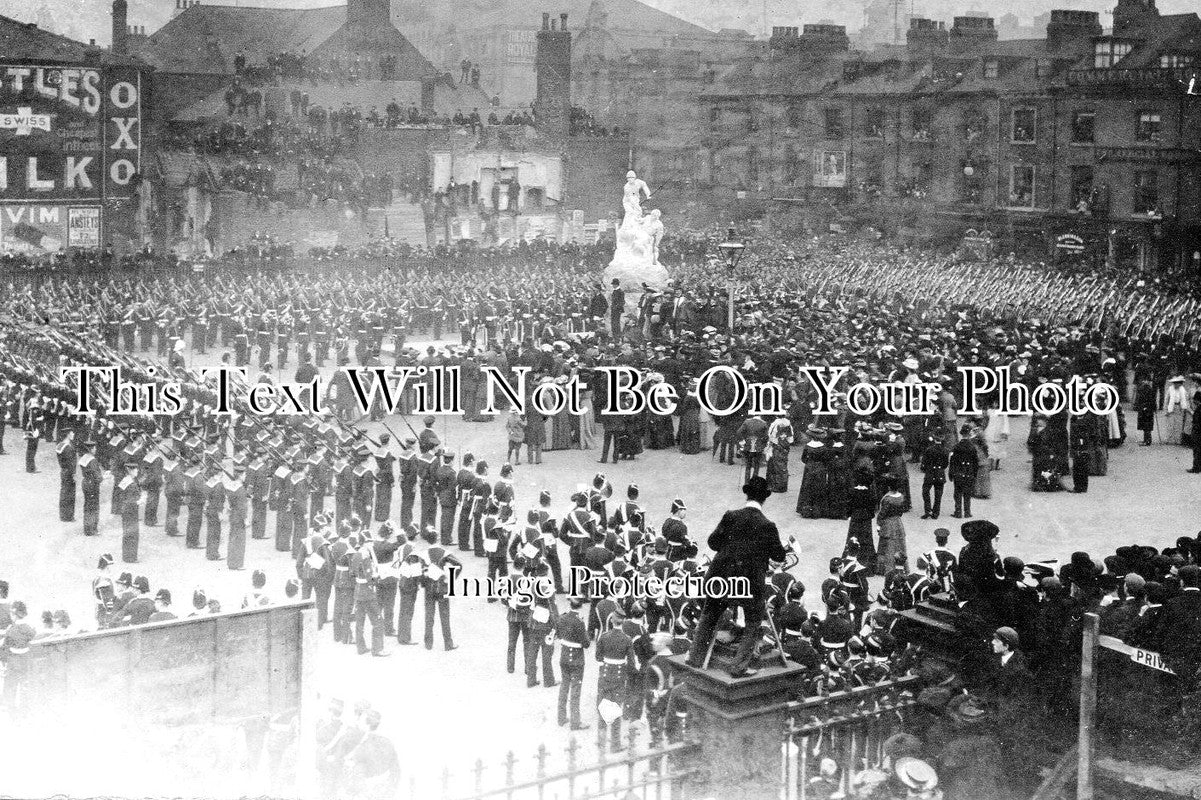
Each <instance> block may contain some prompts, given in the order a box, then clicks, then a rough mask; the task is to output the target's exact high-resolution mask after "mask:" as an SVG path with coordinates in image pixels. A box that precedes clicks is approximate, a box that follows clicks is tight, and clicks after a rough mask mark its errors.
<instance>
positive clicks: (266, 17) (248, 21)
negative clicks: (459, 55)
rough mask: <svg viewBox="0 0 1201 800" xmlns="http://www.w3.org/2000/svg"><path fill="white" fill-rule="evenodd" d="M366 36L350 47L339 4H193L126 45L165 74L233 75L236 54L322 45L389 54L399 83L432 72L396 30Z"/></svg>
mask: <svg viewBox="0 0 1201 800" xmlns="http://www.w3.org/2000/svg"><path fill="white" fill-rule="evenodd" d="M366 33H367V36H368V37H369V41H368V42H367V45H368V46H365V47H358V46H355V47H352V46H351V44H352V43H351V42H349V38H350V34H349V33H348V29H347V26H346V6H344V5H342V6H327V7H324V8H312V9H287V8H248V7H244V6H215V5H213V6H211V5H203V4H196V5H193V6H190V7H189V8H187V9H186V10H184V11H183V12H182V13H180V14H179V16H177V17H175V18H174V19H173V20H171V21H170V22H168V23H167V24H166V25H164V26H163V27H162V28H160V29H159V30H157V31H155V32H154V33H153V34H151V36H150V37H149V38H148V39H147V40H146V41H144V42H137V43H131V47H133V48H136V52H137V54H138V55H140V56H142V57H143V58H144V59H146V60H147V61H149V62H150V63H151V64H153V65H154V66H155V67H157V68H158V69H161V70H163V71H164V72H183V73H192V74H222V75H224V74H232V73H233V71H234V70H233V60H234V56H236V55H237V54H238V53H239V52H243V53H246V54H247V56H248V57H249V58H250V60H252V61H262V60H263V58H265V56H266V54H268V53H281V52H292V53H305V54H307V53H312V52H314V51H316V50H317V49H318V48H320V47H323V46H325V47H330V48H344V49H346V50H348V51H352V50H353V51H359V52H374V53H380V52H389V53H394V54H396V55H397V56H398V66H397V69H398V77H399V78H400V79H402V80H416V79H419V78H420V77H421V76H423V75H429V74H433V73H434V72H436V71H437V70H436V69H435V68H434V66H433V65H432V64H431V63H430V62H429V61H428V60H427V59H426V58H425V57H424V56H422V55H421V53H420V52H419V51H418V50H417V48H416V47H414V46H413V44H412V43H411V42H409V41H408V40H407V39H406V38H405V37H404V36H403V34H401V33H400V31H398V30H396V28H394V27H392V26H386V27H384V28H381V29H379V30H372V31H368V32H366Z"/></svg>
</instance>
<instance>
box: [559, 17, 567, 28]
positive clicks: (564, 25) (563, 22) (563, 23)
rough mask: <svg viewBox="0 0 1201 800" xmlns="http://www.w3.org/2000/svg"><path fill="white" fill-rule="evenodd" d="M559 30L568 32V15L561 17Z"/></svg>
mask: <svg viewBox="0 0 1201 800" xmlns="http://www.w3.org/2000/svg"><path fill="white" fill-rule="evenodd" d="M559 30H561V31H565V30H567V15H566V14H560V15H559Z"/></svg>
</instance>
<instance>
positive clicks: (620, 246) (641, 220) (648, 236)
mask: <svg viewBox="0 0 1201 800" xmlns="http://www.w3.org/2000/svg"><path fill="white" fill-rule="evenodd" d="M650 196H651V190H650V187H648V186H647V185H646V181H644V180H642V179H641V178H639V177H638V175H637V174H636V173H635V172H634V171H633V170H630V171H629V172H627V173H626V183H625V186H624V187H623V189H622V198H621V205H622V209H623V210H624V213H625V216H624V217H623V219H622V220H621V227H620V228H618V229H617V251H616V252H615V253H614V254H613V260H612V261H610V262H609V267H608V269H606V270H605V275H604V281H605V286H609V285H611V282H612V280H613V279H614V278H617V279H618V280H620V281H621V288H622V289H624V290H625V291H626V293H627V296H628V295H629V294H631V293H634V294H639V293H641V292H642V291H643V289H642V285H643V284H646V285H647V286H649V287H650V288H652V289H662V288H663V287H665V286H666V285H667V281H668V279H669V277H670V276H669V275H668V274H667V268H666V267H664V266H663V265H662V264H660V263H659V242H660V241H661V240H662V238H663V222H662V220H661V219H660V216H661V214H660V212H659V209H657V208H656V209H654V210H652V211H651V212H650V213H649V214H644V213H643V211H642V201H643V199H644V197H645V198H646V199H649V198H650Z"/></svg>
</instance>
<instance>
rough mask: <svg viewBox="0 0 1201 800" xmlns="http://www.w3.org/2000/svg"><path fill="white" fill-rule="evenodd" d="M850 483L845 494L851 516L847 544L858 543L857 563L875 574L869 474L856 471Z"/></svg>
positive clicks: (874, 514)
mask: <svg viewBox="0 0 1201 800" xmlns="http://www.w3.org/2000/svg"><path fill="white" fill-rule="evenodd" d="M852 483H853V485H852V486H851V487H850V489H849V490H848V492H847V507H848V511H850V514H851V521H850V522H849V523H848V524H847V542H850V541H851V539H855V540H857V541H858V542H859V563H860V564H862V565H863V566H865V567H867V570H868V572H869V573H872V574H875V570H876V542H875V539H874V538H873V535H872V523H873V522H874V521H875V518H876V498H875V494H874V493H873V492H872V476H871V473H870V472H864V471H862V470H856V471H855V473H854V475H853V480H852Z"/></svg>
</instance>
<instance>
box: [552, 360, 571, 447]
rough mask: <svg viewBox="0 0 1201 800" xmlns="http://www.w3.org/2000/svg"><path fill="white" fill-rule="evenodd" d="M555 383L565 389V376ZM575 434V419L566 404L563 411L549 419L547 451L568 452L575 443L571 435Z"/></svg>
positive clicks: (556, 379) (557, 379)
mask: <svg viewBox="0 0 1201 800" xmlns="http://www.w3.org/2000/svg"><path fill="white" fill-rule="evenodd" d="M555 383H556V384H558V385H559V386H562V387H564V388H566V386H567V376H566V375H561V376H559V377H558V378H555ZM574 432H575V417H574V416H573V415H572V413H571V410H570V409H569V408H567V406H566V404H564V406H563V410H562V411H560V412H559V413H558V414H555V415H554V416H553V417H551V418H550V442H549V443H548V444H549V446H548V447H547V448H546V449H547V450H570V449H571V448H572V447H573V446H574V444H575V442H574V438H573V436H572V434H573V433H574Z"/></svg>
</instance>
